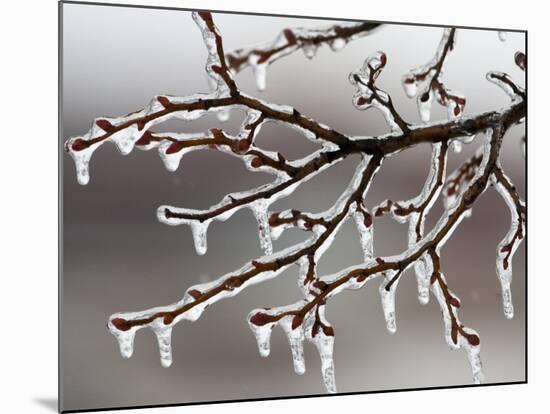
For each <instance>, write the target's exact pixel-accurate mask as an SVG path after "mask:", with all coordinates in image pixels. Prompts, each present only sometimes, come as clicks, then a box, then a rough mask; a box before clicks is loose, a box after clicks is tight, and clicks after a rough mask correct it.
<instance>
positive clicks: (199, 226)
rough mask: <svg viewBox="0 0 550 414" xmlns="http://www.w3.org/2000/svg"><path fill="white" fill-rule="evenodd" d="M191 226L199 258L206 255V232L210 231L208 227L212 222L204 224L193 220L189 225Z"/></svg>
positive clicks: (207, 221) (208, 221) (204, 222)
mask: <svg viewBox="0 0 550 414" xmlns="http://www.w3.org/2000/svg"><path fill="white" fill-rule="evenodd" d="M189 225H190V226H191V231H192V232H193V242H194V243H195V250H196V251H197V254H198V255H199V256H202V255H204V254H205V253H206V247H207V246H206V232H207V231H208V226H209V225H210V220H206V221H203V222H200V221H197V220H193V221H191V222H190V224H189Z"/></svg>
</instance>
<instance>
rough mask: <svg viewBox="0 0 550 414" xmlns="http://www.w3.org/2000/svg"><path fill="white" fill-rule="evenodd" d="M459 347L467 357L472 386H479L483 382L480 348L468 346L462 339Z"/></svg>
mask: <svg viewBox="0 0 550 414" xmlns="http://www.w3.org/2000/svg"><path fill="white" fill-rule="evenodd" d="M472 331H473V330H472ZM474 332H475V331H474ZM461 346H462V347H463V348H464V350H465V351H466V354H467V355H468V361H469V362H470V367H471V368H472V376H473V379H474V384H481V383H482V382H483V381H484V380H485V375H484V374H483V366H482V364H481V357H480V346H479V345H470V343H469V342H468V341H467V340H465V339H463V338H461Z"/></svg>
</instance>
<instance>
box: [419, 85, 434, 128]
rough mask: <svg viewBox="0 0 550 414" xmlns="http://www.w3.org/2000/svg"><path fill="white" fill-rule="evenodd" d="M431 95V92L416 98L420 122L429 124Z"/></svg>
mask: <svg viewBox="0 0 550 414" xmlns="http://www.w3.org/2000/svg"><path fill="white" fill-rule="evenodd" d="M432 100H433V98H432V94H431V92H425V93H423V94H422V95H420V96H418V100H417V102H418V113H419V114H420V119H421V120H422V122H429V121H430V117H431V112H432Z"/></svg>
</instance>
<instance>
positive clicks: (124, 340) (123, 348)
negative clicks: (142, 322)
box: [108, 319, 137, 359]
mask: <svg viewBox="0 0 550 414" xmlns="http://www.w3.org/2000/svg"><path fill="white" fill-rule="evenodd" d="M112 320H115V319H111V321H112ZM111 321H109V324H108V328H109V331H110V332H111V333H112V334H113V336H114V337H115V338H116V340H117V342H118V347H119V349H120V355H122V358H125V359H128V358H130V357H131V356H132V354H133V353H134V338H135V336H136V332H137V329H136V328H130V329H128V330H126V331H121V330H120V329H118V328H116V327H115V326H114V325H113V323H112V322H111Z"/></svg>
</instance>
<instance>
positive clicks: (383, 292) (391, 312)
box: [378, 271, 399, 334]
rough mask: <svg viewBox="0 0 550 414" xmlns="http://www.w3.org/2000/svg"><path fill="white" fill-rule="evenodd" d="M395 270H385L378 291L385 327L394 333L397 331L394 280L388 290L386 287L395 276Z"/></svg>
mask: <svg viewBox="0 0 550 414" xmlns="http://www.w3.org/2000/svg"><path fill="white" fill-rule="evenodd" d="M396 274H397V272H395V271H393V272H387V274H386V275H384V278H383V279H382V283H381V284H380V287H379V289H378V291H379V292H380V298H381V299H382V309H383V310H384V318H385V319H386V328H387V329H388V332H389V333H391V334H394V333H395V332H396V331H397V324H396V322H395V290H396V288H397V283H398V281H399V280H396V281H395V282H394V283H392V285H391V286H390V288H389V290H388V289H386V286H387V285H388V282H389V281H390V280H391V279H392V277H393V276H395V275H396Z"/></svg>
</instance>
